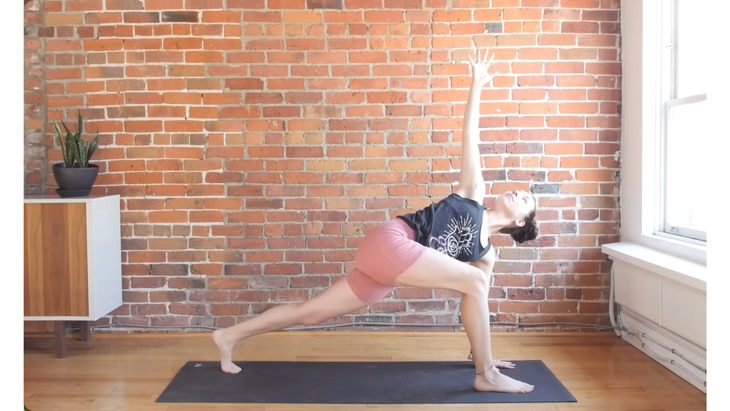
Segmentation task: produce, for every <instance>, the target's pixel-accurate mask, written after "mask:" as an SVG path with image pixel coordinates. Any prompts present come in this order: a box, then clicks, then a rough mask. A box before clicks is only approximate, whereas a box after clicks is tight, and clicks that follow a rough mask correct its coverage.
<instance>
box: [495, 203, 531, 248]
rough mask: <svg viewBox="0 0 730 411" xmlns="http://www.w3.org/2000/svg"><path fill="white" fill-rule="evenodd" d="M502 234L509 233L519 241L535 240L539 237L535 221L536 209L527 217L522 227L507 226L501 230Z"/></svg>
mask: <svg viewBox="0 0 730 411" xmlns="http://www.w3.org/2000/svg"><path fill="white" fill-rule="evenodd" d="M499 232H500V233H502V234H509V235H511V236H512V239H513V240H515V241H516V242H518V243H524V242H525V241H530V240H534V239H535V238H537V233H538V229H537V223H535V210H532V212H531V213H530V214H529V215H528V216H527V217H525V225H523V226H522V227H505V228H503V229H501V230H499Z"/></svg>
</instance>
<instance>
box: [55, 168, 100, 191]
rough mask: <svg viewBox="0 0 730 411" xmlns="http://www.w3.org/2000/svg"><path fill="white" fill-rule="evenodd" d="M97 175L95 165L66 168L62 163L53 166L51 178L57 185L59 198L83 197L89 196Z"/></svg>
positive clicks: (97, 170) (97, 169)
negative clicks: (54, 179) (52, 177)
mask: <svg viewBox="0 0 730 411" xmlns="http://www.w3.org/2000/svg"><path fill="white" fill-rule="evenodd" d="M98 174H99V166H98V165H96V164H89V166H88V167H86V168H81V167H79V166H75V167H73V168H66V164H64V163H56V164H54V165H53V176H54V177H55V178H56V183H57V184H58V189H57V190H56V192H57V193H58V195H59V196H61V197H84V196H87V195H89V193H90V192H91V187H93V186H94V182H95V181H96V176H97V175H98Z"/></svg>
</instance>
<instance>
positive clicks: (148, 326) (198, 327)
mask: <svg viewBox="0 0 730 411" xmlns="http://www.w3.org/2000/svg"><path fill="white" fill-rule="evenodd" d="M490 324H491V325H513V326H517V327H518V328H519V327H525V326H546V325H576V326H578V325H579V326H585V327H590V328H604V329H613V328H615V327H612V326H608V325H601V324H590V323H579V322H569V321H553V322H538V323H518V322H505V321H501V322H491V323H490ZM360 325H366V326H379V327H381V326H382V327H384V326H391V327H394V326H398V327H452V328H457V327H462V324H460V323H457V324H413V323H377V322H350V323H342V324H330V325H313V326H300V327H290V328H284V329H282V331H299V330H324V329H330V328H339V327H349V326H360ZM115 327H132V328H155V329H208V330H222V329H223V328H224V327H211V326H208V325H139V324H123V323H117V324H101V325H94V326H92V327H91V328H93V329H97V328H115ZM72 330H76V331H78V330H80V329H79V328H72Z"/></svg>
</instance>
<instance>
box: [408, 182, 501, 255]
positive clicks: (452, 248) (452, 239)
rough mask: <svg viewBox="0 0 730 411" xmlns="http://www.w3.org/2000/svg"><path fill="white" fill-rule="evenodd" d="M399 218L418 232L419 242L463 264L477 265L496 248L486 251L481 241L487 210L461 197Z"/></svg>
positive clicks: (489, 244) (489, 243)
mask: <svg viewBox="0 0 730 411" xmlns="http://www.w3.org/2000/svg"><path fill="white" fill-rule="evenodd" d="M398 218H400V219H402V220H403V221H405V222H406V223H407V224H408V225H409V226H410V227H411V228H413V230H415V232H416V242H418V243H419V244H422V245H424V246H426V247H430V248H433V249H434V250H436V251H439V252H441V253H443V254H446V255H448V256H449V257H453V258H455V259H457V260H459V261H464V262H469V261H476V260H478V259H480V258H482V257H483V256H484V255H485V254H486V253H487V251H489V247H490V246H491V245H492V243H491V241H489V242H488V243H487V247H486V248H482V243H481V240H480V238H481V231H482V230H481V229H482V219H483V218H484V206H482V205H481V204H479V203H478V202H476V201H474V200H472V199H469V198H464V197H461V196H460V195H458V194H451V195H449V196H448V197H446V198H445V199H443V200H441V201H439V202H438V203H434V204H431V205H430V206H428V207H426V208H423V209H421V210H418V211H416V212H415V213H410V214H405V215H402V216H398Z"/></svg>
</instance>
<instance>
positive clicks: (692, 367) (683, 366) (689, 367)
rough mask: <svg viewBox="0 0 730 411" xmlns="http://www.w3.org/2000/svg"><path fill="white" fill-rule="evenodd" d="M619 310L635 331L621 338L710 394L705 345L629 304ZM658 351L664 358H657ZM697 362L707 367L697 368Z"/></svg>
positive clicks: (626, 326)
mask: <svg viewBox="0 0 730 411" xmlns="http://www.w3.org/2000/svg"><path fill="white" fill-rule="evenodd" d="M618 313H619V319H620V323H619V324H620V325H621V326H623V327H625V328H626V329H628V330H630V331H632V332H634V333H635V334H633V335H632V333H629V332H626V331H621V338H623V339H624V340H625V341H626V342H628V343H629V344H631V345H632V346H634V347H635V348H637V349H638V350H640V351H641V352H643V353H644V354H646V355H648V356H649V357H651V358H652V359H653V360H654V361H656V362H658V363H659V364H661V365H662V366H663V367H665V368H666V369H668V370H670V371H671V372H673V373H674V374H676V375H677V376H679V377H680V378H682V379H683V380H685V381H687V382H688V383H690V384H691V385H692V386H694V387H695V388H697V389H698V390H700V391H702V392H704V393H705V394H707V386H706V382H707V351H706V350H705V349H704V348H702V347H699V346H698V345H696V344H694V343H692V342H690V341H688V340H687V339H685V338H682V337H680V336H678V335H677V334H675V333H673V332H671V331H669V330H667V329H666V328H663V327H661V326H659V325H658V324H656V323H654V322H652V321H651V320H649V319H647V318H645V317H643V316H641V315H640V314H636V313H634V312H632V311H630V310H628V309H626V308H623V307H621V306H619V310H618ZM636 333H638V335H636ZM642 335H645V337H644V338H642ZM649 337H651V338H649ZM652 340H656V341H658V342H660V343H661V344H662V345H665V346H668V347H671V348H673V349H674V350H675V352H672V351H670V350H667V349H666V348H665V347H663V346H662V345H660V344H658V343H657V342H655V341H652ZM678 354H681V355H682V356H683V357H685V358H686V359H685V358H682V357H681V356H680V355H678ZM657 355H658V356H661V357H662V358H658V357H657ZM688 360H689V361H688ZM697 366H699V367H701V368H704V371H703V370H700V369H698V368H697Z"/></svg>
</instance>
